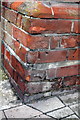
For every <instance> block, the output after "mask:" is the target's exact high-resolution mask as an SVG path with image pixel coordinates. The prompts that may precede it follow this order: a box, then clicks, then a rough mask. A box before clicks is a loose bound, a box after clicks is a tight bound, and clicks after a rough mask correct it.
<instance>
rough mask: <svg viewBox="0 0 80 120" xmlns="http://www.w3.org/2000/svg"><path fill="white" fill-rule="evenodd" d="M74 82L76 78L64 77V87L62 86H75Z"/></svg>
mask: <svg viewBox="0 0 80 120" xmlns="http://www.w3.org/2000/svg"><path fill="white" fill-rule="evenodd" d="M76 80H77V77H76V76H71V77H65V78H64V79H63V85H64V86H72V85H76Z"/></svg>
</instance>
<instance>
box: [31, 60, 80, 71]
mask: <svg viewBox="0 0 80 120" xmlns="http://www.w3.org/2000/svg"><path fill="white" fill-rule="evenodd" d="M77 64H80V61H77V60H73V61H71V60H69V61H63V62H56V63H46V64H45V63H44V64H34V65H33V69H36V70H46V69H51V68H58V67H65V66H71V65H77Z"/></svg>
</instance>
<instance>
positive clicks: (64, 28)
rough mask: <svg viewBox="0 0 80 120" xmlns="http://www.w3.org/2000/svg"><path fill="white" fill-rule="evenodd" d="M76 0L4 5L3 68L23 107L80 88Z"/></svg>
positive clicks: (79, 16) (31, 1)
mask: <svg viewBox="0 0 80 120" xmlns="http://www.w3.org/2000/svg"><path fill="white" fill-rule="evenodd" d="M79 10H80V8H79V0H71V1H70V0H64V1H61V2H60V1H59V0H57V2H55V1H54V2H53V1H50V0H49V2H48V1H47V2H46V1H45V0H44V2H43V1H42V2H41V1H35V0H30V1H28V0H26V2H25V1H22V2H2V16H1V22H2V29H1V34H2V38H1V39H2V46H1V51H2V66H3V68H4V69H5V71H6V72H7V74H8V76H9V78H10V82H11V83H12V85H13V86H14V88H15V89H16V91H17V93H18V95H19V97H20V98H21V99H23V100H24V101H28V100H32V99H38V98H40V97H45V96H50V95H52V94H53V93H54V92H55V91H58V90H65V89H74V88H75V89H77V87H78V85H80V71H79V67H80V61H79V60H80V57H79V52H80V41H79V37H80V34H79V33H80V31H79V24H80V21H79V20H80V14H79Z"/></svg>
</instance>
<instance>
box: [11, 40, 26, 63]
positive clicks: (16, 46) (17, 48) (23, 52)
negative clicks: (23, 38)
mask: <svg viewBox="0 0 80 120" xmlns="http://www.w3.org/2000/svg"><path fill="white" fill-rule="evenodd" d="M13 42H14V43H13V44H14V51H15V53H16V54H17V55H18V56H19V57H20V59H21V60H22V61H24V62H25V61H26V54H27V51H26V49H25V48H24V47H22V46H21V44H20V43H19V42H18V41H13Z"/></svg>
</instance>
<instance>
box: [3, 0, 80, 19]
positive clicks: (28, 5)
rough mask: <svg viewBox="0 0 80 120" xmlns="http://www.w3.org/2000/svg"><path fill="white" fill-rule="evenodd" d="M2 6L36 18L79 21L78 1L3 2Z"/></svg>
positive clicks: (20, 0) (14, 0) (28, 0)
mask: <svg viewBox="0 0 80 120" xmlns="http://www.w3.org/2000/svg"><path fill="white" fill-rule="evenodd" d="M5 1H6V2H2V5H3V6H6V7H9V8H11V9H13V10H15V11H18V12H19V13H22V14H24V15H27V16H31V17H37V18H64V19H80V15H79V11H80V7H79V0H12V2H10V0H5Z"/></svg>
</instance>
